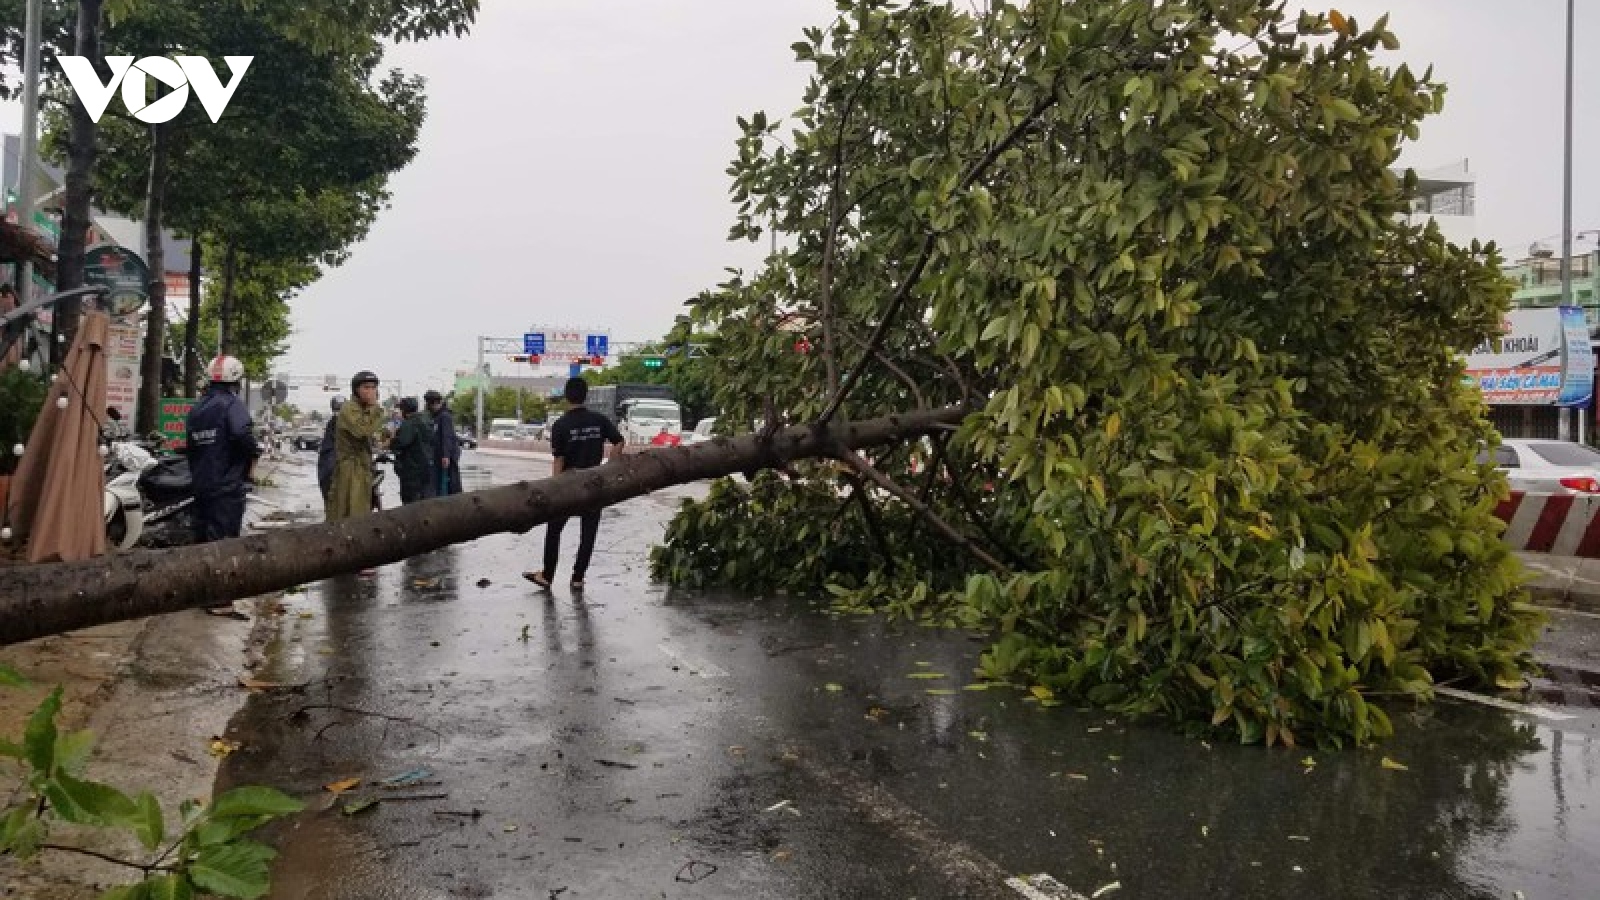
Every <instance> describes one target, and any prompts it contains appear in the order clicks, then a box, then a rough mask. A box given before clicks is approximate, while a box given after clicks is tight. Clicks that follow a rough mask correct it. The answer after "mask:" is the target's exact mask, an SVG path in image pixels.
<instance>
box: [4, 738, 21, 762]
mask: <svg viewBox="0 0 1600 900" xmlns="http://www.w3.org/2000/svg"><path fill="white" fill-rule="evenodd" d="M26 756H27V754H26V753H25V752H23V749H22V745H21V744H13V743H11V742H10V741H7V740H0V757H5V758H6V759H15V760H21V759H23V758H24V757H26Z"/></svg>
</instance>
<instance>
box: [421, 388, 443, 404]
mask: <svg viewBox="0 0 1600 900" xmlns="http://www.w3.org/2000/svg"><path fill="white" fill-rule="evenodd" d="M422 402H423V403H426V404H428V405H429V406H432V405H434V404H435V403H443V402H444V397H442V396H440V394H439V392H438V391H429V392H427V393H426V394H423V395H422Z"/></svg>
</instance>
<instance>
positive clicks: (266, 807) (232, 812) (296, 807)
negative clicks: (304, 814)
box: [211, 785, 306, 819]
mask: <svg viewBox="0 0 1600 900" xmlns="http://www.w3.org/2000/svg"><path fill="white" fill-rule="evenodd" d="M305 808H306V805H305V804H304V803H301V802H300V801H299V800H296V799H295V798H293V797H291V796H289V795H288V794H285V793H284V792H282V791H280V790H276V789H274V788H269V787H261V786H259V785H250V786H246V787H241V788H234V789H233V790H231V791H229V792H227V793H226V794H223V795H222V796H220V797H218V798H217V799H216V800H214V801H212V803H211V818H212V819H230V818H237V817H242V816H287V815H292V814H294V813H297V812H299V811H301V810H303V809H305Z"/></svg>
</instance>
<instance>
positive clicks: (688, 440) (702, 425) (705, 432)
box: [683, 416, 717, 446]
mask: <svg viewBox="0 0 1600 900" xmlns="http://www.w3.org/2000/svg"><path fill="white" fill-rule="evenodd" d="M716 427H717V419H716V417H715V416H712V417H711V418H709V419H701V420H700V422H699V424H697V425H695V426H694V430H693V431H691V432H689V434H688V436H686V437H685V438H684V441H683V442H684V443H685V444H689V445H691V446H692V445H694V444H702V443H705V442H706V441H709V440H711V439H712V438H713V437H715V436H716V435H715V434H714V433H713V432H714V429H715V428H716Z"/></svg>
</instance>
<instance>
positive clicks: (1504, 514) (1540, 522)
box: [1494, 491, 1600, 559]
mask: <svg viewBox="0 0 1600 900" xmlns="http://www.w3.org/2000/svg"><path fill="white" fill-rule="evenodd" d="M1596 513H1600V494H1529V493H1525V492H1523V491H1512V492H1511V497H1510V499H1508V500H1506V501H1504V502H1503V503H1501V504H1500V505H1499V506H1498V507H1496V509H1495V511H1494V514H1495V517H1496V518H1498V519H1500V520H1502V521H1504V522H1507V523H1509V525H1508V527H1507V528H1506V533H1505V542H1506V543H1508V544H1510V545H1511V549H1513V550H1523V551H1527V552H1529V553H1549V554H1552V555H1554V556H1586V557H1589V558H1591V559H1593V558H1600V516H1597V515H1596Z"/></svg>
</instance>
